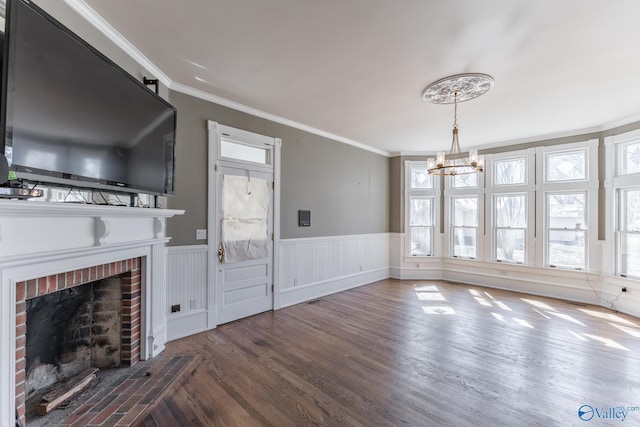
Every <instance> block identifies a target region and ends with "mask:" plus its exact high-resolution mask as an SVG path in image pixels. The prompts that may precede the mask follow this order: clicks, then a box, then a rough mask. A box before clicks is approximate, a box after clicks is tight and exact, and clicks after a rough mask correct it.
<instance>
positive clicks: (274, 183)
mask: <svg viewBox="0 0 640 427" xmlns="http://www.w3.org/2000/svg"><path fill="white" fill-rule="evenodd" d="M271 188H273V189H274V190H275V189H276V182H275V181H271Z"/></svg>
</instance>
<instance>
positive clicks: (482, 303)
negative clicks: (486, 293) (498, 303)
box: [473, 297, 493, 307]
mask: <svg viewBox="0 0 640 427" xmlns="http://www.w3.org/2000/svg"><path fill="white" fill-rule="evenodd" d="M473 299H475V300H476V301H477V302H478V304H480V305H484V306H485V307H493V304H491V303H490V302H489V301H487V300H486V299H484V298H482V297H473Z"/></svg>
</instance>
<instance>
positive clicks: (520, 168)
mask: <svg viewBox="0 0 640 427" xmlns="http://www.w3.org/2000/svg"><path fill="white" fill-rule="evenodd" d="M493 170H494V173H493V185H494V186H499V185H517V184H526V183H527V181H526V172H527V168H526V159H525V158H524V157H518V158H514V159H500V160H496V161H495V162H494V163H493Z"/></svg>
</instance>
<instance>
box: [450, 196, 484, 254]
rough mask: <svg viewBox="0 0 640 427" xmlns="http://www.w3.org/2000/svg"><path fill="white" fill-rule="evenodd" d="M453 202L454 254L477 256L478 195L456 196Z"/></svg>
mask: <svg viewBox="0 0 640 427" xmlns="http://www.w3.org/2000/svg"><path fill="white" fill-rule="evenodd" d="M452 204H453V206H452V211H453V212H452V220H453V221H452V222H453V227H452V228H453V236H452V241H453V256H455V257H464V258H475V257H476V246H477V236H478V197H477V196H465V197H454V198H453V199H452Z"/></svg>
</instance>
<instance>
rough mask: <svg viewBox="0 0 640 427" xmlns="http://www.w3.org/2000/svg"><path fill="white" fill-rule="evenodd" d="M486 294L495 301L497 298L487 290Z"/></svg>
mask: <svg viewBox="0 0 640 427" xmlns="http://www.w3.org/2000/svg"><path fill="white" fill-rule="evenodd" d="M484 294H485V295H486V296H488V297H489V298H491V299H492V300H494V301H495V298H494V297H493V295H491V294H490V293H489V292H485V293H484Z"/></svg>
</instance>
